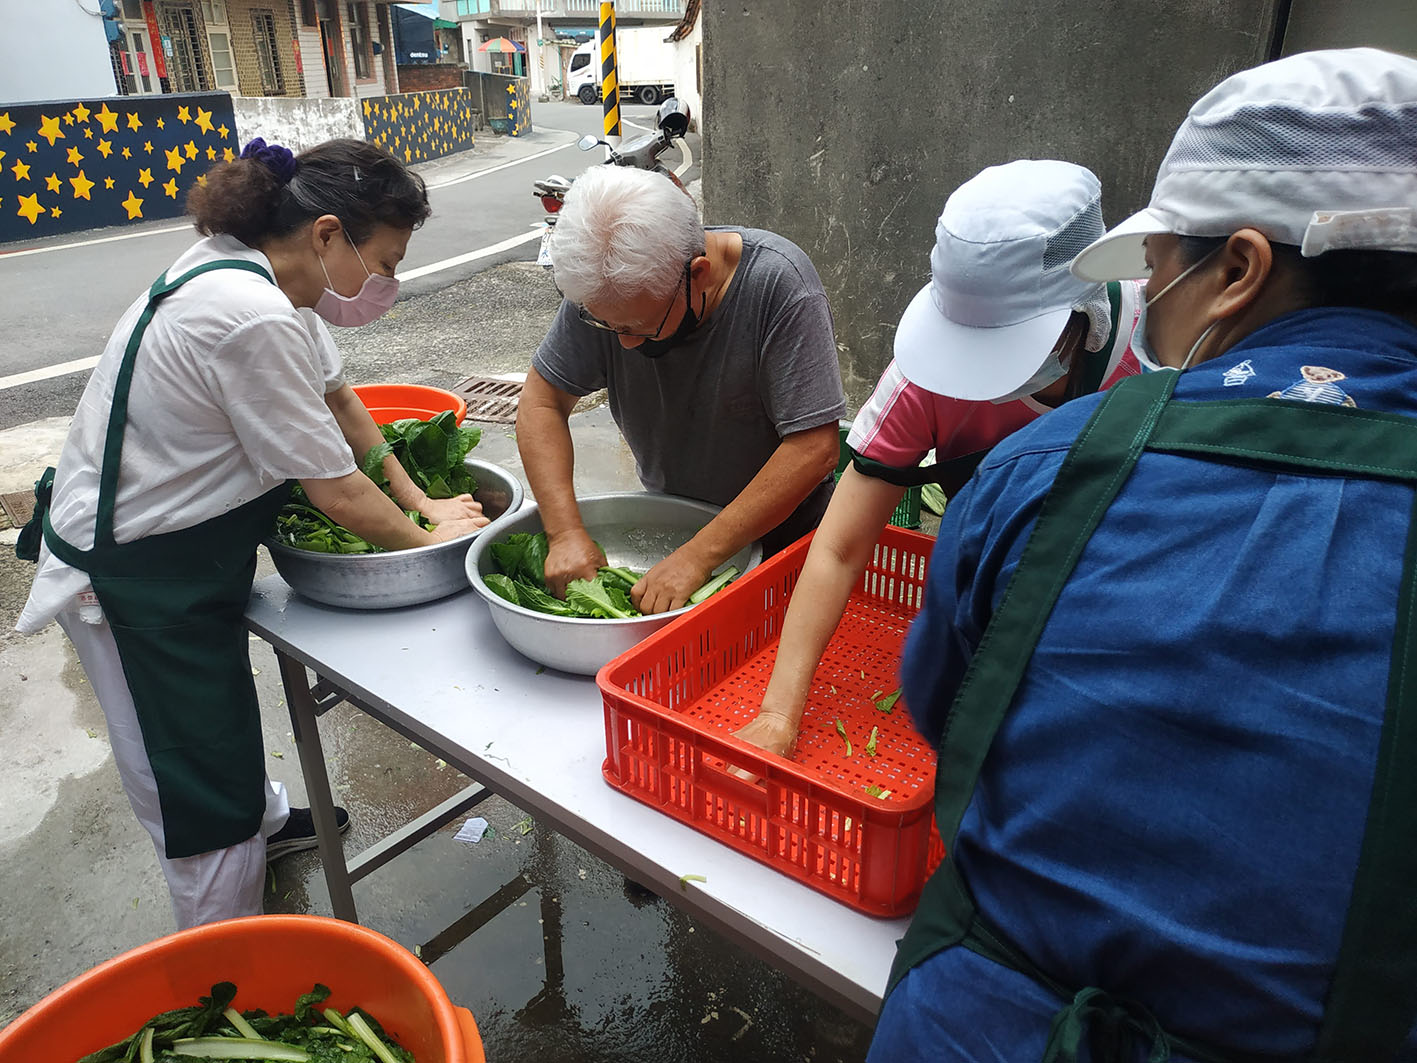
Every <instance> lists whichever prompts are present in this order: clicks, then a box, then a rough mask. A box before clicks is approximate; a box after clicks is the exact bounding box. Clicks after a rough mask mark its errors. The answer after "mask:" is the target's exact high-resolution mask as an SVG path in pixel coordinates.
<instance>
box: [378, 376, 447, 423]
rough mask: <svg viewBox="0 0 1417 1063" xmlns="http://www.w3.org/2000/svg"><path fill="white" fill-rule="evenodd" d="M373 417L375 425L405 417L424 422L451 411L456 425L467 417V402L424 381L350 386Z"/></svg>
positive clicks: (400, 419)
mask: <svg viewBox="0 0 1417 1063" xmlns="http://www.w3.org/2000/svg"><path fill="white" fill-rule="evenodd" d="M352 390H353V391H354V393H355V394H356V395H358V396H359V401H361V402H362V403H364V405H365V406H366V407H367V408H368V410H369V413H370V414H371V415H373V417H374V423H375V424H392V423H393V422H394V421H402V420H403V419H404V418H406V417H417V418H418V419H419V420H421V421H426V420H428V418H430V417H432V416H433V415H434V414H439V413H442V412H443V411H444V410H452V411H453V413H455V414H456V415H457V418H458V424H462V421H463V418H464V417H466V416H467V403H465V402H463V400H462V399H460V398H458V397H457V396H456V395H454V394H453V393H452V392H451V391H444V390H443V389H442V388H435V387H429V386H428V385H427V384H357V385H355V387H354V388H353V389H352Z"/></svg>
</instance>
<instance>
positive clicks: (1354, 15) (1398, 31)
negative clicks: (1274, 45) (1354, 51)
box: [1284, 0, 1417, 56]
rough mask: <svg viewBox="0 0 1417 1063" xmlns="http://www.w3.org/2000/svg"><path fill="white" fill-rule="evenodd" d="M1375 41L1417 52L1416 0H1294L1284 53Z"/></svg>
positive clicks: (1285, 34) (1286, 28) (1390, 49)
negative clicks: (1359, 2)
mask: <svg viewBox="0 0 1417 1063" xmlns="http://www.w3.org/2000/svg"><path fill="white" fill-rule="evenodd" d="M1359 45H1372V46H1375V47H1379V48H1386V49H1388V50H1389V51H1396V52H1403V53H1405V54H1407V55H1413V56H1417V12H1414V9H1413V6H1412V0H1364V2H1363V3H1361V4H1355V3H1353V0H1292V4H1291V6H1290V8H1289V21H1288V24H1287V26H1286V27H1285V32H1284V54H1285V55H1293V54H1294V53H1295V52H1307V51H1311V50H1312V49H1315V48H1354V47H1357V46H1359Z"/></svg>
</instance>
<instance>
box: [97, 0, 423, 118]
mask: <svg viewBox="0 0 1417 1063" xmlns="http://www.w3.org/2000/svg"><path fill="white" fill-rule="evenodd" d="M113 2H114V7H115V12H114V17H113V19H112V20H111V21H112V22H113V23H115V25H116V29H117V34H116V39H115V40H114V41H113V42H112V44H111V46H110V59H111V62H112V65H113V76H114V81H115V83H116V85H117V87H118V91H119V93H120V94H122V95H146V94H150V93H163V92H209V91H218V92H229V93H231V94H232V95H233V96H251V97H258V96H271V97H290V98H302V97H313V98H321V97H330V96H334V97H340V96H348V97H367V96H382V95H385V94H387V93H391V92H397V91H398V73H397V67H396V65H395V62H394V47H393V29H392V23H391V20H390V17H389V9H390V4H391V0H113Z"/></svg>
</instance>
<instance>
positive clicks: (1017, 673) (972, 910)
mask: <svg viewBox="0 0 1417 1063" xmlns="http://www.w3.org/2000/svg"><path fill="white" fill-rule="evenodd" d="M1414 206H1417V61H1414V60H1412V59H1409V58H1405V57H1400V56H1397V55H1392V54H1389V53H1386V52H1382V51H1378V50H1375V49H1353V50H1345V51H1329V52H1313V53H1305V54H1301V55H1296V56H1292V57H1289V58H1287V59H1284V60H1281V61H1279V62H1276V63H1271V64H1267V65H1265V66H1262V67H1258V68H1256V69H1254V70H1250V71H1244V72H1242V73H1240V74H1237V75H1235V76H1234V77H1232V78H1229V79H1227V80H1226V81H1224V82H1222V83H1221V84H1220V85H1219V86H1217V87H1216V88H1215V89H1213V90H1212V91H1211V92H1210V93H1208V94H1207V95H1206V96H1204V97H1203V98H1202V99H1201V100H1200V101H1198V102H1197V103H1196V104H1195V106H1194V107H1193V108H1192V109H1191V113H1190V115H1189V116H1188V117H1187V119H1186V121H1185V123H1183V125H1182V126H1181V128H1180V129H1179V131H1178V132H1177V134H1176V137H1175V140H1174V141H1173V143H1172V146H1171V149H1170V151H1169V152H1168V154H1167V156H1166V159H1165V160H1164V161H1163V163H1162V165H1161V169H1160V172H1159V174H1158V177H1157V181H1156V185H1155V188H1154V190H1153V194H1152V201H1151V204H1150V206H1149V207H1148V208H1147V209H1146V210H1144V211H1142V212H1140V213H1139V214H1138V215H1135V216H1134V217H1133V218H1131V219H1129V220H1128V221H1126V222H1124V223H1123V224H1122V225H1120V226H1118V227H1117V228H1116V229H1114V230H1113V231H1112V232H1111V233H1109V234H1108V235H1107V236H1105V237H1104V238H1103V239H1102V240H1100V241H1098V242H1097V243H1096V244H1094V245H1093V246H1092V247H1090V248H1088V249H1087V250H1085V251H1084V252H1083V253H1082V254H1081V255H1079V257H1078V259H1077V260H1076V261H1075V262H1074V264H1073V270H1074V272H1076V273H1078V274H1079V275H1080V276H1082V277H1084V278H1085V279H1088V280H1094V281H1097V280H1111V279H1117V278H1123V277H1136V276H1142V275H1148V274H1149V280H1148V283H1147V290H1146V296H1147V307H1146V312H1145V314H1144V315H1143V320H1142V322H1141V323H1139V326H1138V335H1137V337H1136V339H1135V341H1134V343H1133V349H1134V350H1136V351H1137V352H1138V355H1139V356H1141V357H1142V360H1143V362H1144V363H1146V364H1149V365H1150V366H1151V367H1152V368H1153V369H1154V370H1156V371H1153V372H1149V373H1144V374H1143V375H1142V376H1139V377H1136V378H1133V379H1132V380H1129V381H1124V382H1122V383H1121V384H1119V385H1117V386H1116V387H1114V388H1113V389H1111V390H1110V391H1108V392H1107V393H1105V394H1098V395H1093V396H1087V397H1084V398H1081V399H1078V400H1076V401H1074V402H1072V403H1068V404H1066V405H1065V406H1063V407H1061V408H1060V409H1058V410H1056V411H1054V412H1052V413H1050V414H1048V415H1046V416H1044V417H1042V418H1040V419H1039V420H1038V421H1036V422H1034V423H1033V424H1032V425H1029V426H1027V427H1025V428H1024V429H1022V430H1020V431H1019V432H1017V433H1016V434H1015V435H1013V436H1012V437H1010V438H1009V439H1008V440H1006V441H1005V442H1003V443H1001V444H1000V445H999V446H998V447H997V448H995V450H994V451H993V452H992V453H991V455H990V456H989V457H988V458H987V459H986V460H985V462H984V463H983V464H982V465H981V466H980V468H979V470H978V472H977V473H976V475H975V477H974V479H973V480H972V481H971V483H970V484H969V486H968V487H966V488H965V489H964V490H963V491H962V492H961V493H960V494H959V495H958V496H957V497H956V498H954V499H952V500H951V501H950V504H949V506H948V508H947V511H946V514H945V517H944V520H943V523H942V525H941V528H940V533H939V541H938V545H937V547H936V550H935V553H934V556H933V558H932V560H931V568H930V575H929V583H928V587H927V592H926V601H925V605H924V609H923V610H922V612H921V615H920V617H919V618H918V620H917V621H916V623H915V624H914V626H913V627H912V630H911V632H910V636H909V639H908V641H907V645H906V651H905V660H904V664H903V669H902V683H903V689H904V699H905V701H906V702H907V703H908V705H909V706H910V710H911V713H912V716H913V718H914V720H915V722H916V726H917V727H918V728H919V730H920V731H921V733H922V734H923V735H924V736H925V737H926V738H927V739H929V740H930V741H931V742H932V743H935V744H936V745H937V746H938V748H939V756H940V764H939V768H938V773H937V782H936V785H937V795H936V796H937V804H936V816H937V821H938V823H939V826H940V829H941V832H942V834H943V836H944V837H945V839H946V843H947V848H948V850H949V853H950V857H949V859H948V860H947V861H946V862H945V863H944V864H943V865H941V868H940V870H939V871H938V872H937V873H936V874H935V875H934V876H933V877H932V878H931V880H930V882H929V883H928V884H927V886H926V887H925V891H924V894H923V896H922V900H921V905H920V909H919V911H918V912H917V913H916V916H915V919H914V920H913V921H912V924H911V927H910V930H909V932H908V933H907V935H906V938H905V939H904V941H903V942H902V944H901V949H900V953H899V955H898V956H897V962H896V967H895V970H894V971H893V972H892V979H891V989H890V991H889V995H888V996H887V999H886V1002H885V1006H884V1008H883V1011H882V1014H881V1017H880V1021H879V1024H878V1027H877V1031H876V1035H875V1040H874V1042H873V1044H872V1048H871V1054H870V1059H871V1060H872V1061H873V1063H875V1061H879V1063H886V1061H889V1063H904V1061H910V1060H924V1059H929V1060H950V1061H953V1060H961V1061H964V1060H969V1061H975V1060H977V1061H984V1060H989V1061H1003V1060H1007V1061H1009V1063H1015V1061H1026V1060H1045V1061H1052V1060H1059V1061H1072V1060H1092V1061H1094V1063H1122V1061H1126V1063H1133V1061H1140V1060H1148V1061H1152V1060H1155V1061H1163V1060H1168V1059H1177V1060H1214V1061H1228V1060H1236V1061H1238V1060H1251V1059H1254V1058H1256V1057H1259V1056H1262V1057H1263V1058H1265V1059H1267V1060H1270V1059H1296V1060H1297V1059H1324V1060H1330V1061H1333V1060H1352V1061H1355V1063H1356V1061H1359V1060H1364V1061H1367V1060H1379V1059H1403V1060H1413V1059H1417V1037H1414V1034H1413V1027H1414V1019H1417V906H1414V905H1413V904H1412V900H1411V890H1412V888H1413V887H1412V874H1411V873H1412V872H1413V871H1414V870H1417V854H1414V847H1413V846H1412V845H1411V837H1412V832H1413V831H1417V788H1414V787H1417V780H1414V781H1409V777H1413V776H1417V772H1414V770H1413V767H1412V763H1411V759H1412V757H1413V756H1417V747H1414V746H1413V745H1412V744H1410V742H1409V739H1408V738H1407V735H1409V734H1411V733H1413V732H1414V731H1417V690H1414V689H1413V687H1417V683H1414V684H1413V685H1412V687H1409V684H1408V681H1407V676H1408V673H1409V669H1410V670H1411V671H1412V672H1413V673H1414V674H1417V635H1414V633H1413V630H1412V629H1411V628H1410V627H1409V617H1410V616H1411V615H1414V614H1417V536H1414V535H1413V534H1412V532H1413V527H1414V514H1415V513H1417V508H1414V484H1417V211H1414ZM1178 370H1182V372H1178Z"/></svg>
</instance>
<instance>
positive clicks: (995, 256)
mask: <svg viewBox="0 0 1417 1063" xmlns="http://www.w3.org/2000/svg"><path fill="white" fill-rule="evenodd" d="M1103 231H1104V226H1103V224H1102V185H1101V183H1100V182H1099V181H1098V180H1097V177H1096V175H1094V174H1093V173H1092V171H1091V170H1088V169H1086V168H1085V167H1082V166H1076V165H1074V164H1073V163H1070V162H1055V161H1053V160H1049V159H1022V160H1019V161H1017V162H1011V163H1007V164H1006V165H1003V166H990V167H989V168H987V169H985V170H982V171H981V172H980V173H978V174H976V175H975V176H974V177H971V178H970V179H969V180H968V181H966V182H965V183H964V184H962V185H960V186H959V187H958V188H957V189H955V191H954V193H953V194H951V196H950V198H949V199H948V200H946V201H945V209H944V211H943V212H942V213H941V214H940V220H939V223H938V224H937V225H936V226H935V247H934V250H933V251H931V252H930V283H929V284H927V285H925V287H924V288H922V289H920V292H919V293H918V294H917V295H916V296H915V298H914V299H912V300H911V302H910V305H909V306H907V307H906V308H905V313H904V314H902V315H901V318H900V325H899V326H898V327H897V329H896V334H895V360H896V364H897V365H898V366H899V367H900V371H901V372H902V373H903V374H904V375H905V378H906V379H907V380H909V381H911V383H914V384H917V385H919V386H920V387H922V388H924V389H925V390H927V391H931V392H934V393H935V394H937V395H948V396H951V397H953V398H958V399H971V400H976V401H985V400H989V399H997V398H999V397H1001V396H1003V395H1007V394H1009V392H1011V391H1014V390H1016V389H1018V388H1019V387H1021V386H1022V385H1023V384H1025V383H1026V382H1027V381H1028V380H1029V378H1030V377H1032V376H1033V375H1034V374H1035V373H1036V372H1037V371H1038V369H1039V367H1040V366H1042V365H1043V362H1044V360H1045V359H1046V358H1047V356H1048V353H1049V352H1050V351H1051V350H1052V349H1053V348H1054V346H1055V345H1056V344H1057V342H1058V338H1059V336H1061V335H1062V332H1063V328H1064V326H1065V325H1067V323H1068V318H1069V317H1070V316H1071V315H1072V312H1073V308H1074V307H1075V306H1079V305H1081V304H1082V303H1083V302H1085V301H1086V300H1087V298H1088V297H1089V296H1090V295H1092V294H1093V293H1094V292H1095V291H1096V290H1097V285H1096V284H1095V283H1090V282H1085V281H1081V280H1079V279H1077V278H1076V277H1074V276H1073V275H1072V274H1071V273H1069V272H1068V264H1069V263H1070V262H1071V261H1072V259H1073V256H1074V255H1076V254H1077V253H1078V252H1079V251H1081V250H1082V249H1083V248H1084V247H1086V246H1088V244H1090V243H1092V242H1093V241H1094V240H1096V239H1097V238H1098V237H1099V236H1101V235H1102V233H1103Z"/></svg>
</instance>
